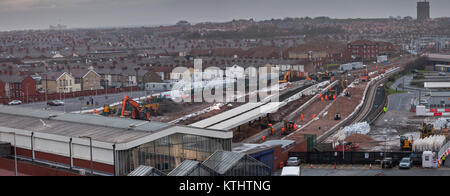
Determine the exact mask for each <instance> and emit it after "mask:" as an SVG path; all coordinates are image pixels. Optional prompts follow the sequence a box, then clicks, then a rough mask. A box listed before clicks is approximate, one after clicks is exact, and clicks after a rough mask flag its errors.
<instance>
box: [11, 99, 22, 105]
mask: <svg viewBox="0 0 450 196" xmlns="http://www.w3.org/2000/svg"><path fill="white" fill-rule="evenodd" d="M20 104H22V101H19V100H13V101H11V102H9V103H8V105H20Z"/></svg>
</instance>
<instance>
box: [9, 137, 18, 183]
mask: <svg viewBox="0 0 450 196" xmlns="http://www.w3.org/2000/svg"><path fill="white" fill-rule="evenodd" d="M9 134H13V135H14V176H17V143H16V132H9Z"/></svg>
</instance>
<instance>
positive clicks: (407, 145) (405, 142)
mask: <svg viewBox="0 0 450 196" xmlns="http://www.w3.org/2000/svg"><path fill="white" fill-rule="evenodd" d="M413 143H414V140H413V139H412V138H411V139H410V138H407V137H406V136H401V137H400V148H401V149H402V150H403V151H411V150H412V144H413Z"/></svg>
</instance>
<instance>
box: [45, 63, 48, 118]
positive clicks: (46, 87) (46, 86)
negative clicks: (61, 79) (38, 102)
mask: <svg viewBox="0 0 450 196" xmlns="http://www.w3.org/2000/svg"><path fill="white" fill-rule="evenodd" d="M45 72H46V73H45V109H46V110H47V109H48V104H47V102H48V97H47V94H48V79H47V76H48V72H47V66H46V67H45Z"/></svg>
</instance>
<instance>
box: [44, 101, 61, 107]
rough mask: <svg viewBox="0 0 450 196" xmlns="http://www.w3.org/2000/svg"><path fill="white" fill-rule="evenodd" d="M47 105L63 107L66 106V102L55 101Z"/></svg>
mask: <svg viewBox="0 0 450 196" xmlns="http://www.w3.org/2000/svg"><path fill="white" fill-rule="evenodd" d="M47 105H49V106H62V105H64V102H63V101H61V100H53V101H49V102H47Z"/></svg>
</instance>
